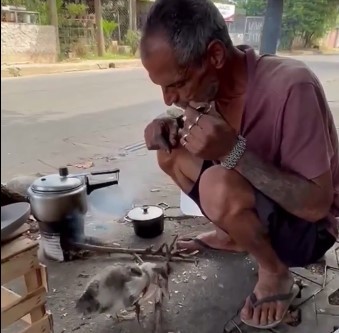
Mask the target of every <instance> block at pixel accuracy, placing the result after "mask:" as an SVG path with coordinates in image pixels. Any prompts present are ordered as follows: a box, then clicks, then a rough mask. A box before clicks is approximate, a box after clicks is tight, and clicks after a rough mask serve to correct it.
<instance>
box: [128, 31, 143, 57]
mask: <svg viewBox="0 0 339 333" xmlns="http://www.w3.org/2000/svg"><path fill="white" fill-rule="evenodd" d="M139 42H140V32H138V31H133V30H128V31H127V34H126V37H125V43H126V45H128V46H129V47H130V48H131V53H132V55H135V54H136V52H137V50H138V47H139Z"/></svg>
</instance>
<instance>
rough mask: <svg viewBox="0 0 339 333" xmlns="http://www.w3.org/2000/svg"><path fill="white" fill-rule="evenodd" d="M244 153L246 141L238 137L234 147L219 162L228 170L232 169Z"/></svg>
mask: <svg viewBox="0 0 339 333" xmlns="http://www.w3.org/2000/svg"><path fill="white" fill-rule="evenodd" d="M245 151H246V139H245V138H244V137H243V136H241V135H238V140H237V143H236V144H235V145H234V147H233V149H232V150H231V152H230V153H229V154H228V155H227V156H226V157H225V158H223V159H221V160H220V164H221V165H222V166H223V167H224V168H226V169H228V170H232V169H234V168H235V167H236V166H237V164H238V162H239V160H240V159H241V157H242V156H243V155H244V153H245Z"/></svg>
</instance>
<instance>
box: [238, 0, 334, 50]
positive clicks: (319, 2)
mask: <svg viewBox="0 0 339 333" xmlns="http://www.w3.org/2000/svg"><path fill="white" fill-rule="evenodd" d="M266 3H267V1H266V0H248V1H245V0H241V1H239V3H238V4H239V5H240V6H242V7H243V8H245V9H246V14H247V15H248V16H261V15H265V9H266ZM338 16H339V2H338V0H312V1H310V0H285V1H284V12H283V19H282V27H281V46H282V47H283V48H291V47H292V43H293V40H294V38H295V37H300V38H302V40H303V41H304V47H310V46H312V44H313V42H314V41H315V40H317V39H318V38H320V37H322V36H324V34H325V33H326V32H327V31H329V30H330V29H331V28H333V27H334V26H335V24H336V21H337V20H338Z"/></svg>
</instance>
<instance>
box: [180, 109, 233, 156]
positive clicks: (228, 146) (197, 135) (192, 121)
mask: <svg viewBox="0 0 339 333" xmlns="http://www.w3.org/2000/svg"><path fill="white" fill-rule="evenodd" d="M206 112H207V113H201V112H199V111H197V110H196V108H193V107H191V106H189V107H187V108H186V110H185V118H186V119H185V126H184V129H183V131H182V135H181V140H180V142H181V144H182V145H183V146H184V147H185V148H186V149H187V150H188V151H189V152H190V153H192V154H193V155H196V156H198V157H200V158H203V159H205V160H220V159H222V158H224V157H225V156H226V155H228V154H229V153H230V151H231V150H232V148H233V147H234V145H235V143H236V140H237V134H236V132H235V130H234V129H233V128H232V127H231V126H230V125H229V124H228V123H227V121H226V120H225V119H223V118H222V116H221V115H220V114H219V113H218V112H217V111H216V109H215V107H214V105H213V104H212V105H210V106H208V107H207V109H206Z"/></svg>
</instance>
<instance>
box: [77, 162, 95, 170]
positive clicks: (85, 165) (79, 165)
mask: <svg viewBox="0 0 339 333" xmlns="http://www.w3.org/2000/svg"><path fill="white" fill-rule="evenodd" d="M93 166H94V163H93V161H87V162H84V163H77V164H74V167H76V168H79V169H89V168H91V167H93Z"/></svg>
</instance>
